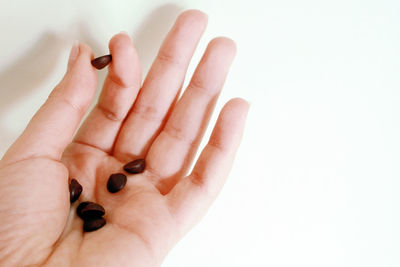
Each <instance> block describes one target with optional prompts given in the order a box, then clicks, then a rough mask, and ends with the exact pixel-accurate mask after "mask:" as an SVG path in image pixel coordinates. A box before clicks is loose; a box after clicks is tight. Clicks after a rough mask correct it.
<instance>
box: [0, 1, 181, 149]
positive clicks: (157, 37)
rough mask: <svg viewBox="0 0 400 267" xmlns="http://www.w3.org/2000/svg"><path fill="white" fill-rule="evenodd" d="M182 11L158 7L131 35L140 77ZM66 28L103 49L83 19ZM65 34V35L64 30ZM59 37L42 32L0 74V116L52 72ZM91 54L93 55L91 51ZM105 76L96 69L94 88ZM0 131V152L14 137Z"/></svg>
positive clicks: (60, 45)
mask: <svg viewBox="0 0 400 267" xmlns="http://www.w3.org/2000/svg"><path fill="white" fill-rule="evenodd" d="M182 10H183V8H182V7H179V6H177V5H173V4H167V5H163V6H161V7H158V8H156V9H155V10H153V11H152V12H151V13H150V14H149V15H148V16H147V17H146V19H145V21H144V22H143V23H142V24H141V25H140V26H139V27H138V28H137V30H136V31H135V33H134V34H133V37H132V39H133V43H134V45H135V47H136V49H137V51H138V54H139V58H140V62H141V64H142V70H143V75H144V76H145V75H146V74H147V71H148V70H149V68H150V66H151V64H152V62H153V60H154V58H155V56H156V55H157V52H158V49H159V48H160V45H161V44H162V41H163V39H164V38H165V36H166V34H167V33H168V31H169V29H170V28H171V26H172V24H173V22H174V21H175V19H176V17H177V16H178V14H179V13H180V12H181V11H182ZM70 28H75V30H76V31H75V33H76V34H74V35H75V36H74V38H75V39H78V40H80V41H82V42H84V43H86V44H88V45H89V46H90V47H91V48H92V50H93V52H94V53H98V52H100V51H103V50H104V48H103V47H104V46H102V45H100V44H98V42H96V41H95V40H96V38H94V37H93V34H92V32H93V31H91V30H90V29H89V28H88V26H87V25H86V24H85V23H84V22H82V21H79V22H77V23H74V24H73V25H71V27H70ZM73 31H74V30H73V29H72V32H73ZM66 34H67V35H68V33H66ZM60 36H64V35H60V34H57V35H56V34H54V33H46V34H44V35H43V36H42V37H41V38H39V39H38V41H37V42H36V43H35V44H34V45H33V46H32V48H30V49H29V50H28V51H26V52H25V53H24V54H23V55H21V56H20V57H19V58H18V59H17V60H16V61H15V62H14V63H12V64H11V65H10V66H9V67H8V68H7V69H6V70H5V71H3V72H1V73H0V86H1V88H2V90H1V91H0V118H2V117H4V116H7V110H8V109H9V107H10V106H12V105H18V102H19V101H20V100H21V99H23V98H26V97H29V96H30V95H32V94H33V92H34V91H35V90H37V89H39V88H40V86H41V85H42V84H43V82H44V81H45V80H46V79H47V78H48V77H50V76H51V75H52V72H53V70H54V68H55V66H56V64H57V63H58V61H59V60H60V56H61V55H62V53H61V51H62V50H63V49H64V48H65V41H66V40H65V37H64V38H61V37H60ZM71 39H72V38H71ZM71 44H72V41H71ZM95 56H97V55H96V54H95ZM106 75H107V71H99V73H98V77H99V84H98V87H100V88H101V87H102V84H103V81H104V79H105V77H106ZM99 94H100V90H97V92H96V96H95V100H97V99H98V96H99ZM95 103H96V101H93V102H92V106H91V108H92V107H93V106H94V105H95ZM0 133H1V142H0V153H1V154H2V152H5V150H6V149H7V147H8V146H9V145H10V144H11V143H12V141H13V140H14V139H15V138H16V136H15V135H14V133H11V132H9V131H8V130H7V127H5V125H4V123H2V122H1V121H0ZM1 154H0V155H1Z"/></svg>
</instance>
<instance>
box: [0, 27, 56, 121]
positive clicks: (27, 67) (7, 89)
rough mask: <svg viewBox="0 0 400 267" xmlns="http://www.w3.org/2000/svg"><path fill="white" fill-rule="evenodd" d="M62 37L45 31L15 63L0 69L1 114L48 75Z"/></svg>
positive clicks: (35, 87) (54, 61) (38, 85)
mask: <svg viewBox="0 0 400 267" xmlns="http://www.w3.org/2000/svg"><path fill="white" fill-rule="evenodd" d="M63 46H64V44H63V39H62V38H59V37H58V36H57V35H56V34H54V33H45V34H44V35H43V36H42V37H41V38H39V39H38V40H37V42H36V43H35V44H34V45H33V46H32V47H31V48H30V49H29V50H28V51H26V52H25V53H23V54H22V55H21V56H20V57H19V58H18V59H17V60H16V61H15V62H14V63H12V64H11V65H10V66H8V67H7V69H6V70H4V71H3V72H1V73H0V85H1V87H2V88H3V89H2V90H1V91H0V116H3V115H4V113H5V112H6V110H7V108H8V107H9V106H12V105H14V104H15V103H16V102H18V101H19V100H21V99H24V98H26V97H29V96H30V95H31V94H32V93H33V92H34V91H35V90H36V89H38V88H40V85H41V84H43V82H44V81H45V80H46V79H47V78H48V77H49V76H51V74H52V73H53V71H54V69H55V66H56V65H57V63H58V59H59V57H60V56H61V53H60V51H61V50H62V49H63Z"/></svg>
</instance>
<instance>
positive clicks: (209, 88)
mask: <svg viewBox="0 0 400 267" xmlns="http://www.w3.org/2000/svg"><path fill="white" fill-rule="evenodd" d="M206 24H207V16H206V15H205V14H204V13H202V12H200V11H197V10H188V11H185V12H183V13H182V14H181V15H180V16H179V17H178V18H177V20H176V22H175V24H174V26H173V27H172V29H171V31H170V32H169V33H168V35H167V37H166V38H165V40H164V42H163V44H162V46H161V48H160V51H159V53H158V55H157V57H156V59H155V61H154V63H153V65H152V67H151V69H150V71H149V73H148V74H147V76H146V78H145V80H144V81H143V83H142V81H141V76H142V75H141V70H140V63H139V60H138V56H137V53H136V50H135V48H134V46H133V44H132V41H131V39H130V38H129V36H128V35H127V34H124V33H119V34H117V35H115V36H114V37H113V38H112V39H111V40H110V42H109V48H110V53H111V54H112V55H113V61H112V63H111V64H110V65H109V67H108V76H107V77H106V80H105V82H104V85H103V89H102V93H101V96H100V98H99V101H98V103H97V105H96V106H95V107H94V108H93V110H92V111H91V112H90V114H89V115H88V117H87V119H86V120H85V121H84V122H83V123H82V125H81V127H80V129H79V130H78V131H77V132H76V130H77V129H78V126H79V125H80V122H81V120H82V119H83V116H84V114H85V113H86V111H87V109H88V107H89V105H90V102H91V101H92V98H93V96H94V93H95V90H96V87H97V70H96V69H95V68H93V67H92V66H91V64H90V60H91V59H93V58H94V56H93V53H92V51H91V49H90V47H88V46H87V45H85V44H83V43H79V44H76V46H75V49H74V48H73V49H72V50H71V54H70V59H69V62H68V69H67V72H66V74H65V76H64V77H63V79H62V80H61V82H60V83H59V84H58V85H57V86H56V87H55V89H54V90H53V91H52V93H51V94H50V96H49V98H48V99H47V101H46V102H45V103H44V104H43V105H42V107H41V108H40V109H39V110H38V112H37V113H36V114H35V115H34V117H33V118H32V119H31V121H30V122H29V124H28V126H27V128H26V129H25V131H24V132H23V133H22V135H21V136H20V137H19V138H18V139H17V140H16V141H15V143H14V144H13V145H12V146H11V147H10V148H9V150H8V151H7V152H6V154H5V155H4V157H3V158H2V160H1V161H0V266H140V267H145V266H160V265H161V263H162V261H163V259H164V258H165V256H166V255H167V253H168V252H169V251H170V249H171V248H172V247H173V246H174V245H175V244H176V242H178V241H179V240H180V239H181V238H182V237H183V236H184V235H185V234H186V233H187V232H188V231H189V230H190V229H191V228H192V227H193V226H194V225H195V224H196V223H197V222H198V221H199V220H200V219H201V218H202V217H203V216H204V214H205V213H206V211H207V210H208V208H209V207H210V205H211V204H212V202H213V201H214V199H215V198H216V196H217V194H218V193H219V191H220V190H221V188H222V186H223V184H224V181H225V179H226V177H227V176H228V173H229V171H230V169H231V166H232V163H233V160H234V156H235V153H236V150H237V148H238V146H239V143H240V139H241V136H242V132H243V128H244V123H245V119H246V115H247V111H248V108H249V105H248V103H247V102H246V101H244V100H243V99H240V98H235V99H231V100H230V101H228V102H227V103H226V104H225V106H224V107H223V109H222V111H221V112H220V114H219V117H218V120H217V122H216V124H215V126H214V129H213V132H212V135H211V137H210V139H209V141H208V143H207V145H206V146H205V148H204V149H203V150H202V152H201V154H200V157H199V158H198V160H197V162H196V163H195V164H194V167H193V169H192V170H191V169H190V167H191V166H192V162H193V160H194V158H195V154H196V151H197V149H198V147H199V144H200V141H201V140H202V138H203V134H204V131H205V129H206V127H207V124H208V121H209V119H210V116H211V114H212V112H213V109H214V105H215V102H216V100H217V97H218V94H219V92H220V90H221V89H222V87H223V83H224V81H225V78H226V75H227V73H228V70H229V67H230V65H231V63H232V61H233V58H234V56H235V53H236V47H235V44H234V42H233V41H232V40H230V39H228V38H225V37H218V38H215V39H213V40H211V41H210V43H209V44H208V47H207V49H206V51H205V52H204V55H203V57H202V59H201V61H200V63H199V64H198V66H197V69H196V71H195V73H194V75H193V77H192V79H191V81H190V83H189V86H188V87H187V88H186V89H185V90H184V92H183V94H182V96H180V93H181V88H182V84H183V81H184V77H185V75H186V71H187V67H188V64H189V62H190V59H191V57H192V54H193V52H194V51H195V48H196V45H197V43H198V41H199V39H200V37H201V35H202V33H203V31H204V30H205V27H206ZM179 96H180V97H179ZM138 158H145V159H146V169H145V171H144V172H143V173H141V174H136V175H128V182H127V184H126V186H125V188H123V189H122V190H121V191H119V192H117V193H115V194H111V193H109V192H108V191H107V189H106V184H107V180H108V178H109V176H110V174H112V173H116V172H123V170H122V166H123V165H124V164H125V163H127V162H129V161H132V160H134V159H138ZM71 178H75V179H77V180H78V181H79V182H80V184H81V185H82V186H83V193H82V195H81V196H80V198H79V200H78V201H77V202H75V203H73V204H70V201H69V190H68V184H69V181H70V179H71ZM81 201H94V202H96V203H99V204H101V205H102V206H103V207H104V208H105V210H106V215H105V219H106V221H107V224H106V225H105V226H104V227H103V228H101V229H99V230H97V231H94V232H87V233H84V232H83V229H82V227H83V226H82V225H83V222H82V220H81V219H80V218H79V217H77V215H76V212H75V211H76V207H77V205H78V204H79V203H80V202H81Z"/></svg>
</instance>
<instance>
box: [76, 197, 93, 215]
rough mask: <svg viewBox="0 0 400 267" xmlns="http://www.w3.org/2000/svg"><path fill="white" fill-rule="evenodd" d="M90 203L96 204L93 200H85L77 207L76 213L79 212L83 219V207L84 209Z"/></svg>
mask: <svg viewBox="0 0 400 267" xmlns="http://www.w3.org/2000/svg"><path fill="white" fill-rule="evenodd" d="M90 203H93V204H95V203H94V202H91V201H83V202H81V203H79V205H78V207H77V208H76V214H77V215H78V216H79V217H80V218H81V219H83V217H82V209H83V208H84V207H86V206H87V205H88V204H90Z"/></svg>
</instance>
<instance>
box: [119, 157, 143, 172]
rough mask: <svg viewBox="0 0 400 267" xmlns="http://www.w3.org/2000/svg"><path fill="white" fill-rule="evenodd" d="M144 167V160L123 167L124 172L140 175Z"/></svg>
mask: <svg viewBox="0 0 400 267" xmlns="http://www.w3.org/2000/svg"><path fill="white" fill-rule="evenodd" d="M145 167H146V162H145V160H144V159H137V160H134V161H131V162H129V163H127V164H125V165H124V170H125V171H126V172H129V173H134V174H135V173H141V172H143V171H144V168H145Z"/></svg>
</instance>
